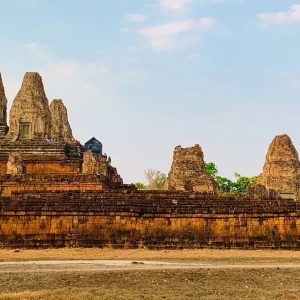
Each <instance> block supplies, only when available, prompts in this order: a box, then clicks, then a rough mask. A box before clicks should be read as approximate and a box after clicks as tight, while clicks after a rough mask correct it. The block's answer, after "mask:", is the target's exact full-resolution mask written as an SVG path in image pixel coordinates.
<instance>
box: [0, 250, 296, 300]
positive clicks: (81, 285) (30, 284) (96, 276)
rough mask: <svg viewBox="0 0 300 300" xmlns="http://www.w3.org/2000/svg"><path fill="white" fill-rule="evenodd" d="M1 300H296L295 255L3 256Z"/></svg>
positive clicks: (228, 252) (111, 252) (106, 253)
mask: <svg viewBox="0 0 300 300" xmlns="http://www.w3.org/2000/svg"><path fill="white" fill-rule="evenodd" d="M0 299H72V300H76V299H80V300H83V299H257V300H258V299H300V251H272V250H262V251H260V250H259V251H249V250H245V251H243V250H174V251H172V250H161V251H150V250H112V249H80V248H78V249H77V248H76V249H45V250H23V249H14V250H7V249H0Z"/></svg>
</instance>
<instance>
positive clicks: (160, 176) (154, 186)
mask: <svg viewBox="0 0 300 300" xmlns="http://www.w3.org/2000/svg"><path fill="white" fill-rule="evenodd" d="M144 174H145V177H146V179H147V181H148V185H147V189H149V190H163V189H164V185H165V182H166V180H167V176H166V174H164V173H162V172H160V171H157V170H153V169H147V170H146V171H145V172H144Z"/></svg>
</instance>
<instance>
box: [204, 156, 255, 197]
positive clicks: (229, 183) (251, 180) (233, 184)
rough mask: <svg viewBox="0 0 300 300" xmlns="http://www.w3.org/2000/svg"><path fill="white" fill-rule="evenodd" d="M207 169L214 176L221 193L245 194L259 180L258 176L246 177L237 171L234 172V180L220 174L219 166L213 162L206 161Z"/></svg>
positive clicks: (231, 194)
mask: <svg viewBox="0 0 300 300" xmlns="http://www.w3.org/2000/svg"><path fill="white" fill-rule="evenodd" d="M205 170H206V172H207V173H208V174H209V175H211V176H212V177H213V178H214V180H215V182H216V184H217V186H218V189H219V193H220V194H221V195H230V196H235V195H245V194H247V192H248V190H249V188H250V187H253V186H255V184H256V181H257V176H254V177H246V176H241V175H240V174H238V173H236V172H235V173H234V177H235V180H234V181H233V180H230V179H228V178H226V177H221V176H218V169H217V166H216V165H215V163H213V162H210V163H205Z"/></svg>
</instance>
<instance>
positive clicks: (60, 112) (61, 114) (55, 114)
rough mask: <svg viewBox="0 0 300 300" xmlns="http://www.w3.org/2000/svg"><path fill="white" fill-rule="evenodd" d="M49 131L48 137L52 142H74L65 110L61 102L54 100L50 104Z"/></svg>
mask: <svg viewBox="0 0 300 300" xmlns="http://www.w3.org/2000/svg"><path fill="white" fill-rule="evenodd" d="M50 114H51V130H50V135H51V138H52V139H53V140H54V141H58V142H68V143H71V142H74V141H75V140H74V138H73V134H72V129H71V126H70V124H69V120H68V112H67V108H66V107H65V106H64V104H63V102H62V100H60V99H54V100H52V102H51V104H50Z"/></svg>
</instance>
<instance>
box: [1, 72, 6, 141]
mask: <svg viewBox="0 0 300 300" xmlns="http://www.w3.org/2000/svg"><path fill="white" fill-rule="evenodd" d="M6 110H7V99H6V96H5V91H4V86H3V82H2V77H1V73H0V139H2V138H3V137H4V136H5V134H6V132H7V120H6V119H7V116H6V115H7V113H6Z"/></svg>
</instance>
